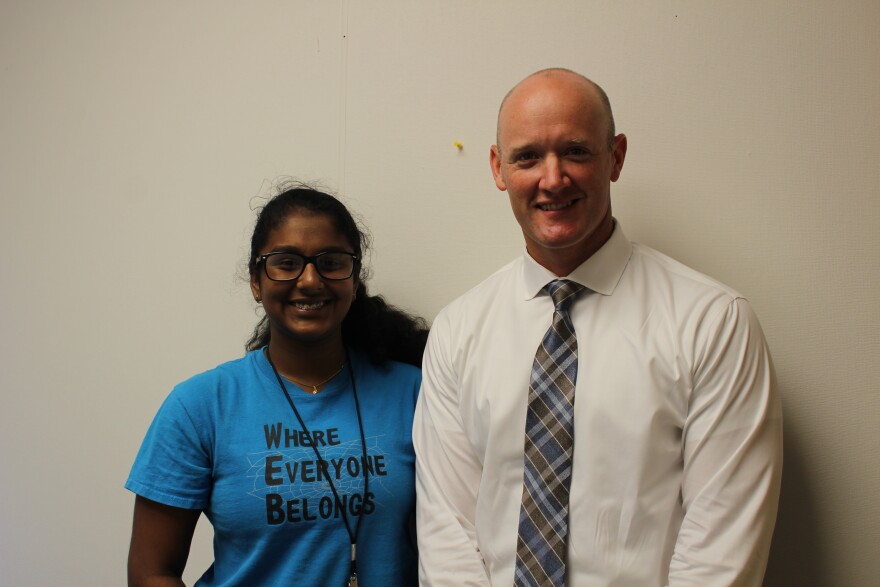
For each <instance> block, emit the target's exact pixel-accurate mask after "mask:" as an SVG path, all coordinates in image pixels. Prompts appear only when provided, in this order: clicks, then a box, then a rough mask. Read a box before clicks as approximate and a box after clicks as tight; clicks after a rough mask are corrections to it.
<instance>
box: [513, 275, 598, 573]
mask: <svg viewBox="0 0 880 587" xmlns="http://www.w3.org/2000/svg"><path fill="white" fill-rule="evenodd" d="M583 289H584V286H582V285H579V284H577V283H574V282H572V281H568V280H566V279H557V280H555V281H552V282H550V283H548V284H547V285H546V286H545V287H544V290H546V291H547V292H549V293H550V295H551V296H552V297H553V303H554V304H555V305H556V309H555V310H554V312H553V325H552V326H551V327H550V329H549V330H547V334H545V335H544V340H542V341H541V345H540V346H539V347H538V352H537V353H536V354H535V361H534V363H532V375H531V379H530V381H529V409H528V413H527V415H526V435H525V436H526V440H525V471H524V473H523V497H522V507H521V509H520V512H519V536H518V539H517V545H516V573H515V575H514V584H515V585H516V586H517V587H526V586H534V587H549V586H553V587H561V586H563V585H565V559H566V539H567V538H568V489H569V486H570V485H571V455H572V447H573V438H574V386H575V382H576V381H577V370H578V365H577V338H576V336H575V332H574V326H573V325H572V323H571V317H570V316H569V314H568V311H569V308H570V307H571V303H572V301H574V298H575V296H576V295H577V294H578V293H579V292H580V291H581V290H583Z"/></svg>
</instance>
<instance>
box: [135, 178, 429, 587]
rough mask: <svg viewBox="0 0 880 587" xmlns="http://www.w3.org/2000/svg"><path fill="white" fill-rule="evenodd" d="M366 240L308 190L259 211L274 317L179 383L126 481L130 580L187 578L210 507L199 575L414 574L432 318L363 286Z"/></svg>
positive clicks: (365, 579)
mask: <svg viewBox="0 0 880 587" xmlns="http://www.w3.org/2000/svg"><path fill="white" fill-rule="evenodd" d="M367 244H368V243H367V237H366V235H365V234H364V232H363V231H361V230H360V229H359V228H358V226H357V224H356V222H355V221H354V219H353V218H352V216H351V214H350V213H349V212H348V210H347V209H346V208H345V206H343V205H342V203H341V202H339V200H337V199H336V198H334V197H333V196H330V195H328V194H325V193H322V192H320V191H317V190H315V189H312V188H310V187H306V186H293V187H290V188H289V189H286V190H285V191H283V192H282V193H280V194H279V195H277V196H275V197H274V198H273V199H272V200H270V201H269V202H268V203H267V204H266V206H265V207H264V208H263V209H262V211H261V212H260V213H259V216H258V219H257V222H256V226H255V228H254V233H253V237H252V239H251V255H250V259H249V272H250V285H251V291H252V293H253V296H254V299H255V300H256V301H257V303H259V304H262V306H263V308H264V310H265V317H264V318H263V319H262V320H261V321H260V323H259V324H258V325H257V327H256V329H255V330H254V334H253V336H252V337H251V339H250V341H249V342H248V343H247V345H246V349H247V350H248V353H247V354H246V355H245V356H244V357H243V358H240V359H237V360H234V361H230V362H228V363H224V364H222V365H220V366H218V367H216V368H215V369H212V370H210V371H207V372H205V373H202V374H200V375H196V376H195V377H193V378H191V379H189V380H187V381H185V382H183V383H181V384H180V385H178V386H177V387H175V389H174V390H173V391H172V392H171V394H170V395H169V397H168V398H167V399H166V401H165V403H164V404H163V406H162V408H161V409H160V410H159V413H158V414H157V416H156V418H155V420H154V421H153V424H152V425H151V427H150V429H149V431H148V432H147V436H146V439H145V440H144V443H143V445H142V447H141V449H140V452H139V454H138V456H137V459H136V461H135V464H134V467H133V469H132V472H131V475H130V477H129V479H128V482H127V483H126V487H127V488H128V489H130V490H131V491H133V492H134V493H136V494H137V497H136V499H135V508H134V523H133V530H132V539H131V548H130V552H129V560H128V575H129V585H133V586H141V585H157V586H158V585H175V586H179V585H183V582H182V580H181V575H182V573H183V569H184V566H185V565H186V560H187V557H188V554H189V547H190V543H191V540H192V536H193V532H194V530H195V526H196V521H197V520H198V518H199V515H200V514H201V513H204V514H205V516H206V517H207V518H208V520H209V521H210V522H211V524H212V525H213V527H214V563H213V565H212V566H211V567H210V568H209V569H208V570H207V571H206V572H205V573H204V574H203V575H202V577H201V578H200V579H199V580H198V582H197V583H196V585H198V586H205V587H207V586H220V585H247V586H253V585H282V584H285V585H314V586H316V587H317V586H320V587H326V586H328V585H329V586H340V587H341V586H343V585H357V584H358V583H360V585H362V586H367V587H370V586H405V585H415V584H416V583H417V568H416V567H417V556H416V552H415V549H414V546H413V543H412V541H411V540H409V538H408V529H409V527H411V524H412V523H413V521H412V515H413V511H414V506H415V488H414V460H415V459H414V454H413V449H412V444H411V429H412V419H413V411H414V409H415V403H416V397H417V394H418V389H419V384H420V381H421V374H420V371H419V369H418V368H417V367H416V366H415V365H419V364H420V362H421V355H422V352H423V350H424V346H425V340H426V338H427V327H426V325H425V322H424V321H423V320H421V319H415V318H412V317H410V316H408V315H407V314H405V313H403V312H401V311H400V310H397V309H395V308H393V307H391V306H389V305H387V304H386V303H385V302H384V300H383V299H382V298H381V297H378V296H370V295H368V293H367V288H366V285H365V284H364V278H365V269H364V265H363V255H364V252H365V249H366V247H367Z"/></svg>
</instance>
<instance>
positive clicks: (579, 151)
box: [568, 147, 590, 157]
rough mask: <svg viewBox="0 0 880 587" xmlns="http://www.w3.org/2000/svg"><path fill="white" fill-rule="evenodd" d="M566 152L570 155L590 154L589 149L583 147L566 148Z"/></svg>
mask: <svg viewBox="0 0 880 587" xmlns="http://www.w3.org/2000/svg"><path fill="white" fill-rule="evenodd" d="M568 154H569V155H570V156H572V157H586V156H587V155H589V154H590V151H588V150H587V149H585V148H583V147H570V148H569V149H568Z"/></svg>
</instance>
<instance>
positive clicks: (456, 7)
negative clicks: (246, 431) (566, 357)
mask: <svg viewBox="0 0 880 587" xmlns="http://www.w3.org/2000/svg"><path fill="white" fill-rule="evenodd" d="M878 28H880V3H877V2H876V1H874V0H863V1H858V0H841V1H837V2H830V1H826V2H819V1H815V0H806V1H801V2H780V1H766V0H739V1H738V2H727V3H720V2H713V3H710V2H702V1H698V0H678V1H674V0H664V1H657V2H651V3H647V2H631V1H620V0H616V1H612V0H608V1H592V2H585V1H575V0H571V1H561V0H560V1H547V2H542V3H536V2H533V1H527V0H516V1H505V2H502V1H500V0H496V1H484V2H471V1H466V0H443V1H438V2H414V1H411V0H393V1H391V0H383V1H381V2H380V1H376V0H373V1H368V0H335V1H327V0H325V1H322V2H308V1H287V2H277V1H276V2H270V1H265V2H254V3H245V2H231V1H228V2H217V1H210V2H209V1H205V0H202V1H188V2H170V1H159V2H149V3H148V2H139V3H134V2H129V3H123V2H117V1H111V0H106V1H101V0H82V1H80V2H61V1H55V2H50V1H46V0H0V198H2V199H0V202H2V208H0V211H2V213H0V267H2V275H3V278H2V285H0V296H2V304H0V331H2V337H0V345H2V347H0V348H2V351H0V353H2V354H0V393H2V399H0V475H2V477H0V491H2V494H0V498H2V499H0V585H2V586H12V585H15V586H21V585H38V586H53V585H65V586H71V585H73V586H93V585H120V584H123V583H124V580H125V579H124V577H125V574H124V573H125V557H126V553H127V549H128V539H129V531H130V516H131V507H132V501H133V498H132V496H131V495H130V494H129V493H128V492H126V491H125V490H124V489H123V488H122V484H123V482H124V480H125V478H126V476H127V473H128V469H129V467H130V464H131V461H132V459H133V458H134V455H135V452H136V450H137V447H138V446H139V444H140V441H141V439H142V437H143V434H144V432H145V430H146V427H147V425H148V423H149V421H150V419H151V418H152V416H153V414H154V413H155V410H156V408H157V407H158V405H159V403H160V402H161V400H162V399H163V398H164V396H165V394H166V393H167V392H168V390H169V389H170V387H171V386H172V385H173V384H174V383H176V382H178V381H179V380H181V379H183V378H185V377H187V376H189V375H191V374H193V373H195V372H197V371H200V370H204V369H206V368H209V367H212V366H213V365H215V364H217V363H219V362H221V361H224V360H226V359H229V358H232V357H235V356H238V355H240V354H241V352H242V344H243V341H244V339H245V337H246V335H247V334H248V333H249V330H250V328H251V326H252V324H253V322H254V320H255V314H254V309H253V305H252V303H251V302H250V298H249V295H248V293H247V289H246V286H245V283H244V281H243V279H242V266H243V262H244V257H245V255H246V247H247V242H246V241H247V238H248V235H249V230H250V226H251V223H252V221H253V214H252V212H251V210H250V206H251V204H252V203H253V202H255V201H256V200H254V198H255V197H256V196H259V195H261V194H262V195H265V194H266V193H268V190H269V184H270V183H271V181H272V180H273V179H275V178H276V177H278V176H280V175H285V174H289V175H296V176H299V177H302V178H306V179H318V180H322V181H324V183H325V184H326V185H327V186H329V187H331V188H336V189H339V190H340V191H342V193H343V194H344V195H345V196H346V198H347V201H348V202H349V203H350V205H351V206H352V207H353V208H354V209H355V210H357V211H359V212H360V213H361V214H363V215H364V216H365V217H366V219H367V220H368V222H369V225H370V227H371V229H372V231H373V233H374V237H375V252H374V255H373V259H372V260H373V266H374V270H375V279H374V280H373V289H374V290H375V291H379V292H382V293H385V294H386V295H387V296H388V297H389V298H390V299H391V300H392V301H394V302H396V303H398V304H400V305H403V306H405V307H408V308H410V309H412V310H414V311H417V312H419V313H421V314H423V315H425V316H427V317H428V318H432V317H433V316H434V315H435V314H436V312H437V311H438V310H439V309H440V308H441V307H442V306H443V305H444V304H445V303H446V302H447V301H449V300H450V299H451V298H453V297H454V296H456V295H457V294H459V293H461V292H463V291H464V290H466V289H467V288H469V287H470V286H471V285H473V284H474V283H476V282H477V281H478V280H479V279H481V278H482V277H483V276H485V275H486V274H488V273H489V272H490V271H492V270H493V269H494V268H496V267H497V266H499V265H501V264H502V263H503V262H505V261H506V260H508V259H510V258H512V257H513V256H515V255H517V254H518V253H519V248H520V246H521V245H520V238H521V237H520V235H519V233H518V231H517V229H516V225H515V223H514V221H513V218H512V215H511V214H510V212H509V208H508V205H507V202H506V196H505V195H504V194H502V193H500V192H498V191H497V190H496V189H495V187H494V185H493V183H492V181H491V178H490V174H489V168H488V162H487V160H488V148H489V145H490V144H491V143H492V142H493V137H494V119H495V112H496V108H497V106H498V103H499V101H500V99H501V97H502V96H503V94H504V93H505V92H506V91H507V89H509V87H510V86H511V85H513V84H514V83H515V82H516V81H518V80H519V79H520V78H522V77H523V76H524V75H526V74H528V73H530V72H532V71H534V70H536V69H539V68H542V67H547V66H553V65H561V66H567V67H571V68H574V69H576V70H578V71H581V72H583V73H586V74H588V75H590V76H591V77H593V78H594V79H595V80H596V81H598V82H599V83H600V84H602V85H603V86H604V87H605V89H606V90H607V91H608V93H609V94H610V96H611V100H612V103H613V105H614V107H615V114H616V118H617V122H618V126H619V128H620V130H621V131H623V132H626V133H627V135H628V136H629V145H630V150H629V154H628V157H627V162H626V166H625V168H624V172H623V176H622V179H621V181H620V182H619V183H618V184H616V185H615V188H614V192H613V194H614V205H615V213H616V215H617V216H618V218H620V220H621V221H622V223H623V225H624V226H625V228H626V230H627V233H628V234H629V236H630V237H632V238H634V239H635V240H639V241H641V242H644V243H646V244H649V245H652V246H654V247H656V248H659V249H661V250H663V251H665V252H667V253H669V254H671V255H673V256H675V257H678V258H679V259H680V260H682V261H684V262H686V263H688V264H690V265H692V266H694V267H696V268H698V269H700V270H702V271H704V272H706V273H709V274H711V275H713V276H715V277H717V278H719V279H721V280H723V281H726V282H728V283H729V284H731V285H733V286H735V287H736V288H738V289H739V290H741V291H742V292H743V293H744V294H746V295H747V296H748V297H749V298H750V299H751V301H752V303H753V304H754V306H755V308H756V310H757V311H758V313H759V315H760V317H761V319H762V323H763V325H764V328H765V331H766V334H767V337H768V339H769V341H770V343H771V346H772V348H773V351H774V357H775V361H776V365H777V370H778V375H779V380H780V383H781V387H782V393H783V402H784V408H785V415H786V433H785V440H786V468H785V474H784V487H783V495H782V505H781V510H780V516H779V522H778V526H777V533H776V537H775V540H774V546H773V552H772V554H771V561H770V567H769V570H768V575H767V581H766V584H767V585H773V586H783V585H807V584H808V585H815V586H824V585H828V586H831V585H834V586H863V585H876V584H877V583H876V581H877V577H880V562H878V560H880V559H878V557H877V556H876V554H875V549H876V544H877V543H878V541H880V519H878V507H877V505H876V504H877V502H878V498H880V467H878V456H880V426H878V414H880V400H878V398H880V394H878V383H877V382H878V380H880V361H878V360H877V359H878V356H880V352H878V351H880V337H878V332H880V311H878V304H877V299H876V298H877V294H876V290H877V287H878V285H880V283H878V281H880V279H878V278H880V236H878V230H877V226H878V224H880V197H878V196H880V171H878V170H880V166H878V163H877V161H878V159H880V106H878V104H880V99H878V95H880V68H878V63H880V60H878V58H880V40H878V35H877V30H878ZM453 141H461V142H462V143H463V145H464V149H463V150H462V151H460V152H459V151H458V150H457V149H455V148H454V147H453V145H452V143H453ZM209 560H210V531H209V529H208V528H206V527H201V528H200V530H199V532H198V535H197V539H196V545H195V546H194V553H193V556H192V558H191V564H190V567H189V570H188V573H187V576H188V577H189V580H190V581H192V580H193V578H194V577H196V576H198V573H199V571H200V569H201V568H203V567H204V565H205V564H207V561H209Z"/></svg>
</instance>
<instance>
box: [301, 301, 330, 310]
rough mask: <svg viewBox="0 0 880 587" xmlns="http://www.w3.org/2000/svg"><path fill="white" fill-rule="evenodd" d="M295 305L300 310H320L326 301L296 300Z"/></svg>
mask: <svg viewBox="0 0 880 587" xmlns="http://www.w3.org/2000/svg"><path fill="white" fill-rule="evenodd" d="M293 305H294V306H296V307H297V308H298V309H300V310H320V309H321V308H323V307H324V302H294V303H293Z"/></svg>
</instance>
